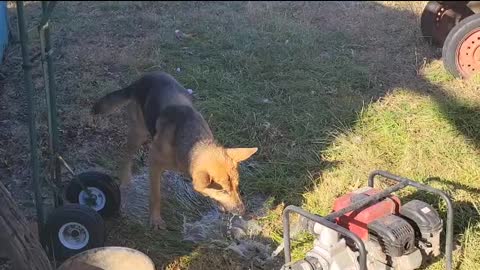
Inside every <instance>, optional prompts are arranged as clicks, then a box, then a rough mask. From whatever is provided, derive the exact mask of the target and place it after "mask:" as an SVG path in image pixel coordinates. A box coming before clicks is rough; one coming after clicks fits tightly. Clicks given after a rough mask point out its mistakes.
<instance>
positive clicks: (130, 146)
mask: <svg viewBox="0 0 480 270" xmlns="http://www.w3.org/2000/svg"><path fill="white" fill-rule="evenodd" d="M128 115H129V121H128V122H129V123H128V125H129V130H128V136H127V145H126V149H125V155H124V156H123V158H122V159H121V160H120V164H119V169H120V173H119V178H120V184H121V186H122V187H125V186H128V184H129V183H130V181H131V178H132V165H133V162H132V160H133V158H134V156H135V154H136V153H137V151H138V149H139V148H140V146H141V145H142V144H143V143H144V142H145V141H147V139H148V133H147V130H146V128H145V124H144V120H143V115H142V112H141V111H140V109H139V108H138V106H137V105H136V104H135V103H133V102H132V103H131V104H130V105H129V108H128Z"/></svg>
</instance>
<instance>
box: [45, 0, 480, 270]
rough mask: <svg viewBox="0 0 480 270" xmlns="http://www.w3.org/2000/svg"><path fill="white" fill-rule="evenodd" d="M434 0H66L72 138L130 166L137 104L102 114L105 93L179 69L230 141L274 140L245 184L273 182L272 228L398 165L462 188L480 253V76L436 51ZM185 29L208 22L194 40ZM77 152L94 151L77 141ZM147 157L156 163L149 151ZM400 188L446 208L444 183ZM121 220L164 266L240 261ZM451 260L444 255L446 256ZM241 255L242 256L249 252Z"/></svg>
mask: <svg viewBox="0 0 480 270" xmlns="http://www.w3.org/2000/svg"><path fill="white" fill-rule="evenodd" d="M422 5H423V4H422V3H406V2H398V3H388V2H387V3H360V2H359V3H346V4H344V3H338V2H337V3H327V2H324V3H313V2H307V3H294V2H280V3H274V2H261V3H255V2H248V3H245V2H243V3H242V2H210V3H199V2H197V3H182V2H173V3H158V4H157V3H146V2H145V3H131V2H130V3H119V2H103V3H98V4H96V3H89V4H83V3H75V4H67V3H65V4H62V5H60V6H59V7H58V10H57V11H58V12H57V13H56V15H55V16H56V17H54V20H55V22H56V23H57V25H58V27H59V28H58V32H60V33H62V35H60V34H59V35H57V36H56V42H57V44H58V45H59V46H60V48H61V49H60V53H61V54H62V55H63V57H62V58H61V59H59V60H58V65H59V67H60V68H59V76H60V78H61V81H62V83H61V84H60V85H59V88H60V90H59V96H60V107H61V109H62V121H63V123H62V125H63V126H64V129H65V130H75V131H78V132H79V134H77V135H76V136H73V137H72V138H70V137H69V136H67V135H65V134H63V135H62V136H63V139H64V140H67V142H68V143H71V144H72V148H75V147H78V148H80V149H85V147H86V145H88V147H87V149H88V151H90V152H91V155H92V156H94V158H93V160H94V162H95V163H96V164H97V165H99V166H103V167H107V168H106V169H110V170H114V167H115V165H113V164H114V163H112V162H113V161H112V160H109V158H110V157H112V156H114V155H115V153H116V151H117V150H118V149H119V148H120V147H121V146H122V141H123V140H124V135H125V128H124V126H123V124H124V122H123V121H124V120H123V118H122V116H121V114H119V115H114V116H111V117H110V118H108V119H103V120H98V121H97V122H92V120H91V119H90V116H89V115H88V111H89V109H90V107H89V106H90V105H91V103H93V100H94V99H95V98H97V97H99V96H101V95H102V94H104V93H107V92H110V91H112V90H114V89H115V88H117V87H120V86H122V85H125V84H127V83H128V82H130V81H132V80H133V79H134V78H137V77H138V76H139V74H141V73H143V72H147V71H152V70H164V71H167V72H169V73H172V74H173V75H174V76H175V77H176V78H178V80H179V81H180V82H182V83H183V84H184V85H185V86H186V87H187V88H192V89H193V90H194V91H195V95H196V101H195V102H196V104H197V106H198V108H199V109H200V110H201V111H202V113H203V114H204V116H205V118H206V119H207V120H208V122H209V123H210V125H211V127H212V129H213V131H214V134H215V135H216V138H217V139H218V140H219V141H220V142H222V143H223V144H225V145H227V146H232V147H234V146H244V147H249V146H252V147H254V146H256V147H259V152H258V153H257V154H256V155H255V156H254V157H253V158H252V160H251V161H249V162H251V163H252V164H255V166H254V167H253V169H249V170H246V171H245V173H244V174H243V175H242V180H241V189H242V192H243V193H244V194H245V197H246V198H247V200H248V198H249V196H252V195H255V194H259V193H260V194H263V195H266V196H267V197H269V198H270V199H269V203H270V205H271V207H270V208H271V210H270V212H269V213H268V215H267V216H266V217H263V218H262V220H261V221H262V225H263V226H264V237H265V238H266V239H265V241H270V242H271V244H272V245H275V244H278V243H279V242H281V239H282V238H281V237H282V229H281V211H282V208H283V206H285V205H287V204H296V205H301V206H303V207H305V208H306V209H307V210H309V211H312V212H314V213H318V214H327V213H328V212H329V211H330V210H331V205H332V203H333V200H334V199H335V198H336V197H338V196H340V195H342V194H344V193H346V192H349V191H351V190H354V189H356V188H359V187H362V186H364V185H366V180H367V176H368V173H369V172H370V171H372V170H376V169H382V170H388V171H391V172H392V173H395V174H399V175H402V176H405V177H409V178H412V179H415V180H418V181H420V182H423V183H427V184H430V185H432V186H434V187H436V188H440V189H442V190H444V191H446V192H447V193H448V194H450V195H451V196H452V197H453V199H454V203H455V238H456V239H457V241H458V242H459V243H460V246H461V248H460V249H458V250H457V251H455V259H456V263H457V266H458V269H472V270H473V269H476V268H477V267H478V266H479V265H480V261H479V258H480V225H479V224H480V214H479V208H478V207H479V205H480V195H479V191H480V181H479V180H478V179H479V177H480V156H479V155H478V153H479V148H478V147H479V146H480V143H479V142H480V136H479V135H477V134H478V130H479V129H480V118H479V117H478V112H479V109H478V103H479V102H480V97H479V96H478V94H477V93H478V85H477V84H476V83H475V82H478V78H474V79H473V80H472V81H470V82H460V81H459V80H457V79H454V78H453V77H452V76H451V75H449V74H448V73H447V72H446V71H445V70H444V69H443V67H442V65H441V63H440V62H439V61H431V60H432V58H431V55H432V51H433V49H432V48H431V47H429V46H428V45H427V44H426V43H425V42H424V41H423V40H422V39H421V38H420V34H419V32H418V27H419V23H418V16H419V11H421V10H422V8H423V6H422ZM72 14H76V16H72ZM351 14H355V15H354V16H352V15H351ZM85 29H90V30H89V31H85ZM175 29H181V30H182V31H184V32H185V33H194V34H195V36H194V37H193V38H190V39H186V40H184V41H178V40H176V39H175V37H174V31H175ZM58 32H57V33H58ZM423 58H425V59H426V62H425V64H422V59H423ZM73 59H77V60H73ZM177 67H180V68H181V72H175V69H176V68H177ZM72 70H73V73H72ZM107 71H108V72H107ZM72 74H73V75H72ZM90 143H94V145H90ZM82 153H84V152H82ZM69 155H70V158H71V159H73V160H74V161H75V162H79V163H81V162H84V157H82V156H81V155H78V153H77V152H72V153H69ZM137 163H138V165H139V166H142V165H144V164H145V154H144V153H143V154H142V158H139V159H138V160H137ZM400 195H401V196H402V197H403V198H413V197H415V198H421V199H422V200H426V201H427V202H429V203H431V204H432V205H433V206H434V207H436V208H437V209H439V211H440V213H441V215H442V216H445V214H446V212H445V211H446V210H445V205H444V204H443V203H442V202H441V200H439V199H438V198H435V197H432V196H427V195H425V194H421V193H415V192H414V191H413V190H410V189H409V190H407V191H405V192H402V193H401V194H400ZM111 226H113V227H112V228H113V229H112V230H113V231H111V232H110V237H109V239H110V240H109V241H110V243H113V244H121V245H126V246H130V247H134V248H138V249H139V250H142V251H144V252H146V253H147V254H148V255H149V256H151V257H152V258H153V259H154V260H155V262H156V263H157V265H158V266H159V267H160V266H161V267H162V268H163V267H167V269H212V268H213V267H216V268H219V267H220V268H221V267H225V265H226V261H228V262H229V263H232V262H231V261H229V260H227V259H225V258H224V257H225V255H223V254H224V253H225V252H224V251H223V250H222V249H219V247H213V246H193V245H190V244H186V243H183V242H181V241H180V240H179V239H180V238H181V237H180V235H179V233H178V232H174V233H171V234H166V233H155V232H152V231H150V230H148V228H145V227H143V226H139V225H134V224H129V223H128V222H126V223H125V221H122V222H120V223H118V224H117V223H115V222H114V223H112V224H111ZM310 245H311V237H308V236H302V237H301V238H300V239H298V240H296V242H295V249H294V251H293V254H294V257H295V258H300V257H301V256H303V254H304V253H305V251H307V250H308V248H309V247H310ZM229 259H230V260H234V259H232V258H229ZM442 263H443V262H442V261H438V262H436V263H435V264H433V265H432V266H430V267H428V269H442V268H441V267H442ZM228 267H230V268H231V269H242V268H241V261H238V262H237V264H231V265H230V264H229V265H228ZM235 267H239V268H235Z"/></svg>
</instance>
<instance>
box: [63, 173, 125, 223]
mask: <svg viewBox="0 0 480 270" xmlns="http://www.w3.org/2000/svg"><path fill="white" fill-rule="evenodd" d="M76 178H77V179H76V180H73V181H70V183H69V185H68V186H67V188H66V190H65V197H66V199H67V200H68V201H69V202H71V203H79V201H78V195H79V194H80V192H81V191H82V187H81V185H80V184H79V183H78V181H80V182H81V183H82V184H83V185H84V186H86V187H95V188H98V189H99V190H101V191H102V192H103V193H104V194H105V199H106V201H105V207H103V208H102V209H100V210H98V213H99V214H100V215H101V216H102V217H111V216H114V215H116V214H117V213H119V210H120V203H121V196H120V188H119V187H118V184H117V183H116V182H115V181H114V180H113V179H112V178H111V177H110V176H108V175H106V174H103V173H100V172H93V171H92V172H84V173H81V174H79V175H77V177H76Z"/></svg>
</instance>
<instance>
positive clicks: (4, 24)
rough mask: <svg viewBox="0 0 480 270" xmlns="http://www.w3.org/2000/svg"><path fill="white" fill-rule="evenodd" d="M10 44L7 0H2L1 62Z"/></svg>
mask: <svg viewBox="0 0 480 270" xmlns="http://www.w3.org/2000/svg"><path fill="white" fill-rule="evenodd" d="M7 44H8V17H7V1H0V63H1V62H2V60H3V53H4V52H5V49H6V48H7Z"/></svg>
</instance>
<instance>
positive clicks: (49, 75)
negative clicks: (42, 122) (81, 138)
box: [38, 1, 62, 207]
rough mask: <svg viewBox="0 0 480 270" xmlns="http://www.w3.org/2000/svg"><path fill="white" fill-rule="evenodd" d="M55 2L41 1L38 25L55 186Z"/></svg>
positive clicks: (57, 176)
mask: <svg viewBox="0 0 480 270" xmlns="http://www.w3.org/2000/svg"><path fill="white" fill-rule="evenodd" d="M55 4H56V2H47V1H42V19H41V24H40V25H39V29H38V30H39V33H40V42H41V47H42V48H41V49H42V67H43V77H44V80H45V94H46V99H47V110H48V127H49V136H50V137H49V145H50V161H51V163H50V164H51V165H52V167H51V171H50V177H51V180H52V182H53V183H55V185H57V186H58V185H59V183H60V181H61V180H60V177H61V175H60V163H59V159H58V156H59V154H58V153H59V149H58V148H59V140H58V122H57V100H56V91H55V90H56V89H55V76H54V74H55V73H54V70H53V62H52V52H53V50H52V46H51V41H50V24H49V19H50V15H51V13H52V11H53V7H54V6H55ZM53 197H54V204H55V207H57V206H60V205H62V197H61V195H60V194H58V190H56V189H55V190H54V194H53Z"/></svg>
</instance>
